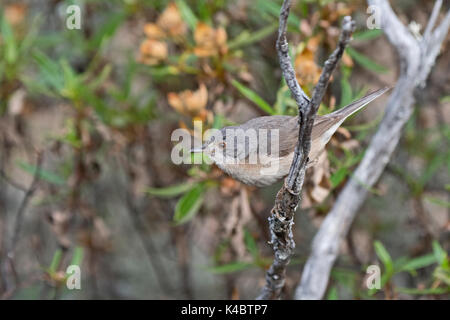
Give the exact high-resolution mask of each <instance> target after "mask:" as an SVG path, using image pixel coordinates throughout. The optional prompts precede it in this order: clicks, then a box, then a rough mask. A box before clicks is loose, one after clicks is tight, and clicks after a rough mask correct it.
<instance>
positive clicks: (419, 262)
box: [399, 254, 437, 271]
mask: <svg viewBox="0 0 450 320" xmlns="http://www.w3.org/2000/svg"><path fill="white" fill-rule="evenodd" d="M436 262H437V259H436V257H435V255H434V254H427V255H425V256H421V257H417V258H414V259H411V260H409V261H408V262H406V263H405V264H403V265H402V266H401V267H400V270H399V271H414V270H417V269H421V268H425V267H428V266H430V265H432V264H435V263H436Z"/></svg>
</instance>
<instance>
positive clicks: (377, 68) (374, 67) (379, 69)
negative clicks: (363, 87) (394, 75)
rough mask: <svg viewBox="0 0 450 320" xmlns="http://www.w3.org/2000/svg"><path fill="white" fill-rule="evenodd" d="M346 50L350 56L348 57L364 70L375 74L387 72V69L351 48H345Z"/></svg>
mask: <svg viewBox="0 0 450 320" xmlns="http://www.w3.org/2000/svg"><path fill="white" fill-rule="evenodd" d="M346 50H347V53H348V54H349V55H350V57H352V58H353V60H355V61H356V62H357V63H358V64H360V65H361V66H362V67H364V68H366V69H367V70H370V71H374V72H376V73H386V72H388V69H387V68H386V67H384V66H382V65H379V64H377V63H376V62H374V61H373V60H371V59H370V58H369V57H367V56H365V55H363V54H362V53H360V52H358V51H356V50H355V49H353V48H352V47H347V49H346Z"/></svg>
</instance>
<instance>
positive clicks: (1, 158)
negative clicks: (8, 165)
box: [0, 155, 27, 192]
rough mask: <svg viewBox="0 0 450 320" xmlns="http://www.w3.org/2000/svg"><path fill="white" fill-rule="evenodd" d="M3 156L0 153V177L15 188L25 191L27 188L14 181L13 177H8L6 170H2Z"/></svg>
mask: <svg viewBox="0 0 450 320" xmlns="http://www.w3.org/2000/svg"><path fill="white" fill-rule="evenodd" d="M3 164H4V162H3V157H2V156H1V155H0V178H2V179H3V180H5V182H6V183H8V184H9V185H10V186H12V187H13V188H16V189H17V190H20V191H22V192H26V191H27V188H26V187H24V186H22V185H21V184H19V183H18V182H16V181H14V180H13V179H11V178H10V177H8V175H7V174H6V172H5V171H4V170H3Z"/></svg>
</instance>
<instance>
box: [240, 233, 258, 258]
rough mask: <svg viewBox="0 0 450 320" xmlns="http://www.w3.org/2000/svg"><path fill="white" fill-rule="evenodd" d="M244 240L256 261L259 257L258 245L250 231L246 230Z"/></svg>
mask: <svg viewBox="0 0 450 320" xmlns="http://www.w3.org/2000/svg"><path fill="white" fill-rule="evenodd" d="M244 241H245V246H246V247H247V250H248V251H249V252H250V253H251V255H252V257H253V259H254V260H255V261H256V260H258V258H259V251H258V246H257V245H256V242H255V239H253V237H252V235H251V234H250V232H248V231H247V230H244Z"/></svg>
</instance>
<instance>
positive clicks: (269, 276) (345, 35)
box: [258, 0, 354, 299]
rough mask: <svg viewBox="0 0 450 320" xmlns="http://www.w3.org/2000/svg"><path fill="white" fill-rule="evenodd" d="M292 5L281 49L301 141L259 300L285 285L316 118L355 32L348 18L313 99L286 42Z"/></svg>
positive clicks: (277, 211) (275, 217) (284, 14)
mask: <svg viewBox="0 0 450 320" xmlns="http://www.w3.org/2000/svg"><path fill="white" fill-rule="evenodd" d="M289 6H290V1H289V0H285V1H284V2H283V5H282V8H281V12H280V27H279V32H278V40H277V50H278V56H279V58H280V66H281V69H282V71H283V76H284V77H285V79H286V82H287V84H288V87H289V89H290V90H291V93H292V95H293V97H294V99H295V100H296V102H297V106H298V111H299V125H300V126H299V135H298V142H297V145H296V148H295V153H294V159H293V161H292V165H291V168H290V171H289V174H288V176H287V177H286V179H285V182H284V184H283V186H282V187H281V189H280V190H279V191H278V193H277V196H276V198H275V204H274V207H273V208H272V210H271V215H270V217H269V227H270V234H271V241H270V244H271V245H272V247H273V250H274V254H275V258H274V261H273V263H272V265H271V266H270V268H269V270H268V271H267V273H266V285H265V286H264V288H263V290H262V292H261V294H260V295H259V297H258V299H277V298H279V296H280V293H281V290H282V288H283V286H284V282H285V273H286V267H287V265H288V264H289V261H290V258H291V255H292V251H293V250H294V248H295V242H294V238H293V235H292V225H293V224H294V213H295V210H296V209H297V206H298V204H299V202H300V192H301V190H302V186H303V181H304V177H305V171H306V164H307V163H308V154H309V151H310V148H311V130H312V127H313V123H314V118H315V115H316V113H317V109H318V108H319V105H320V102H321V100H322V98H323V96H324V94H325V90H326V88H327V86H328V82H329V80H330V77H331V74H332V72H333V71H334V69H335V68H336V65H337V63H338V61H339V60H340V58H341V57H342V54H343V52H344V49H345V46H346V45H347V44H348V42H349V41H350V38H351V35H352V33H353V30H354V22H353V21H352V20H351V18H350V17H345V18H344V22H343V31H342V34H341V37H340V39H339V44H338V48H337V49H336V50H335V51H334V52H333V53H332V54H331V56H330V58H329V59H328V60H327V61H326V62H325V66H324V68H323V71H322V74H321V76H320V79H319V82H318V84H317V85H316V87H315V88H314V91H313V99H312V100H309V99H308V98H307V97H306V95H305V94H304V93H303V91H302V89H301V87H300V85H299V84H298V82H297V79H296V77H295V71H294V69H293V67H292V64H291V61H290V58H289V47H288V43H287V40H286V26H287V19H288V16H289Z"/></svg>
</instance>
